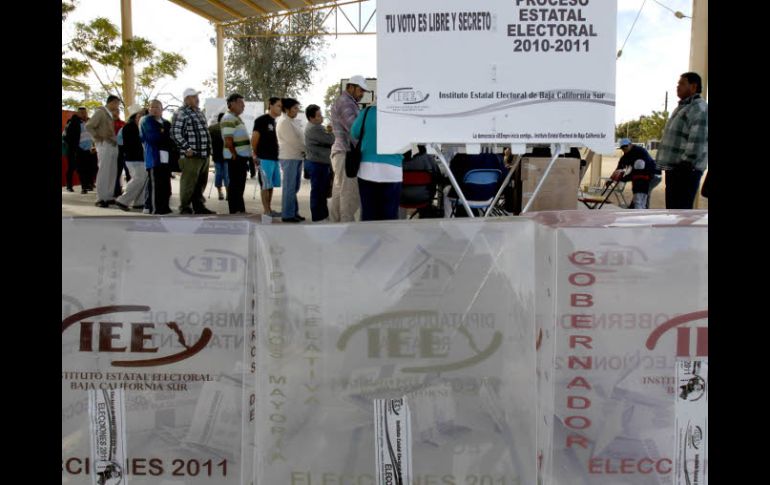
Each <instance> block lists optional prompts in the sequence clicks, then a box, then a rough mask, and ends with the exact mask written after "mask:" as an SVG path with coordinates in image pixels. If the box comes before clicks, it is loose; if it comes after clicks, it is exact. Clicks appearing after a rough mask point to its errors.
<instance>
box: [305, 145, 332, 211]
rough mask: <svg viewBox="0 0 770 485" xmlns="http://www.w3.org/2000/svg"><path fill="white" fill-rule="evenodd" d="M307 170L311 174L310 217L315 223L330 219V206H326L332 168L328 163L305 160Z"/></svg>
mask: <svg viewBox="0 0 770 485" xmlns="http://www.w3.org/2000/svg"><path fill="white" fill-rule="evenodd" d="M305 170H307V173H308V174H310V215H311V217H312V219H313V222H315V221H322V220H324V219H326V218H327V217H329V206H327V205H326V193H327V192H328V191H329V183H330V182H331V179H332V166H331V165H330V164H328V163H318V162H311V161H310V160H305Z"/></svg>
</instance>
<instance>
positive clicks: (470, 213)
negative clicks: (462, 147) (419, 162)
mask: <svg viewBox="0 0 770 485" xmlns="http://www.w3.org/2000/svg"><path fill="white" fill-rule="evenodd" d="M431 146H432V147H433V150H434V151H435V152H436V155H438V159H439V160H441V163H442V164H443V165H444V168H446V173H447V176H448V177H449V182H450V183H451V184H452V187H454V189H455V192H457V198H459V199H460V200H461V201H462V203H463V207H465V212H467V213H468V217H474V216H473V211H471V208H470V206H468V201H467V200H465V194H463V191H462V190H460V186H459V185H458V184H457V180H456V179H455V176H454V174H453V173H452V170H451V169H450V168H449V164H448V163H447V161H446V158H444V154H443V153H441V149H440V148H439V147H438V145H436V144H435V143H431Z"/></svg>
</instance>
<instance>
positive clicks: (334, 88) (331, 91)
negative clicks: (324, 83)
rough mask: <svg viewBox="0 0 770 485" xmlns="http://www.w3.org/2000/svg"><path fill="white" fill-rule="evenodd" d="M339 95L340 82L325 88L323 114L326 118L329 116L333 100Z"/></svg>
mask: <svg viewBox="0 0 770 485" xmlns="http://www.w3.org/2000/svg"><path fill="white" fill-rule="evenodd" d="M339 95H340V83H337V84H332V85H331V86H329V87H328V88H326V93H325V94H324V105H325V107H326V109H325V110H324V116H326V117H327V118H328V117H329V112H330V111H331V109H332V105H333V104H334V101H335V100H336V99H337V96H339Z"/></svg>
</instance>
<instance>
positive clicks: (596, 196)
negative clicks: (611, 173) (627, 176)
mask: <svg viewBox="0 0 770 485" xmlns="http://www.w3.org/2000/svg"><path fill="white" fill-rule="evenodd" d="M600 181H605V183H606V181H609V182H610V183H609V185H604V188H603V189H601V192H600V193H597V192H596V191H597V190H599V189H598V188H594V190H591V189H589V191H588V192H585V193H582V194H581V196H580V197H578V200H579V201H580V202H582V203H583V205H585V206H586V207H588V208H589V209H601V208H602V207H603V206H604V204H606V203H607V202H608V201H609V199H610V197H611V196H613V195H614V196H615V199H616V200H617V202H618V207H622V208H626V207H628V203H627V202H626V199H625V197H624V196H623V189H625V186H626V183H625V182H623V181H620V180H613V179H610V178H607V177H602V178H601V179H600Z"/></svg>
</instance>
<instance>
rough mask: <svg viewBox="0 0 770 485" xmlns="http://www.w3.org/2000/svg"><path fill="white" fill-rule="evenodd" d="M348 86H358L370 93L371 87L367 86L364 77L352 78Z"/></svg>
mask: <svg viewBox="0 0 770 485" xmlns="http://www.w3.org/2000/svg"><path fill="white" fill-rule="evenodd" d="M348 84H357V85H358V86H360V87H361V89H363V90H364V91H369V86H367V85H366V79H364V76H358V75H356V76H351V77H350V79H348Z"/></svg>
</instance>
